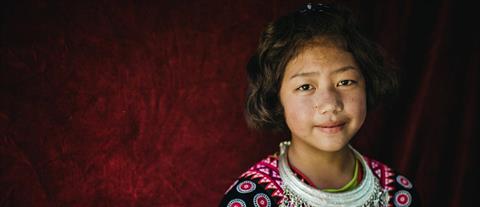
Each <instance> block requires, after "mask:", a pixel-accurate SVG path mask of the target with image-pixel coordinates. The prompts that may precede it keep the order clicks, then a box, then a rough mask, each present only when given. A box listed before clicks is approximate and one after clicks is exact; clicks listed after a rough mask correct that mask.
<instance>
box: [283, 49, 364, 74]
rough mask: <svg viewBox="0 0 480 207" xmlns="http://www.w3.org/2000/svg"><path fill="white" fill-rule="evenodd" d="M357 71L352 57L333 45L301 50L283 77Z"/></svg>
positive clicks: (291, 61) (287, 67)
mask: <svg viewBox="0 0 480 207" xmlns="http://www.w3.org/2000/svg"><path fill="white" fill-rule="evenodd" d="M347 66H350V67H353V68H356V69H358V66H357V63H356V61H355V59H354V58H353V55H352V54H351V53H350V52H348V51H345V50H344V49H343V48H340V47H338V46H336V45H335V44H322V45H312V46H308V47H305V48H304V49H302V50H301V51H300V52H299V53H298V54H297V55H296V56H295V57H293V58H292V59H291V60H290V61H289V62H288V64H287V66H286V68H285V75H287V76H288V74H292V73H298V72H312V71H317V72H321V71H325V72H328V71H331V70H335V69H338V68H343V67H347Z"/></svg>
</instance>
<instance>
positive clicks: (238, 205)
mask: <svg viewBox="0 0 480 207" xmlns="http://www.w3.org/2000/svg"><path fill="white" fill-rule="evenodd" d="M227 207H247V204H246V203H245V201H243V200H242V199H238V198H237V199H233V200H231V201H230V202H228V204H227Z"/></svg>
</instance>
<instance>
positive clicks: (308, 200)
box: [278, 141, 389, 207]
mask: <svg viewBox="0 0 480 207" xmlns="http://www.w3.org/2000/svg"><path fill="white" fill-rule="evenodd" d="M289 146H290V141H285V142H282V143H280V156H279V161H278V168H279V172H280V177H281V178H282V181H283V184H282V188H283V191H284V196H285V199H284V200H283V202H282V203H281V204H280V207H320V206H322V207H333V206H349V207H351V206H361V207H367V206H368V207H381V206H386V205H387V204H388V199H389V197H388V192H387V190H385V189H382V188H381V187H380V183H379V181H378V179H377V177H375V176H374V175H373V173H372V171H371V170H370V168H369V167H368V165H367V163H366V161H365V160H364V159H363V156H362V155H361V154H360V153H359V152H357V151H356V150H355V149H353V147H352V146H350V145H349V147H350V149H351V150H352V151H353V153H354V154H355V156H356V157H357V158H358V159H359V160H360V161H361V164H362V166H363V175H364V178H363V179H362V181H361V182H360V185H359V186H357V187H356V188H355V189H353V190H350V191H347V192H340V193H329V192H324V191H321V190H318V189H316V188H313V187H312V186H310V185H307V184H305V183H304V182H302V181H301V180H300V179H298V177H296V176H295V175H294V173H293V172H292V170H291V169H290V167H289V166H288V158H287V149H288V147H289Z"/></svg>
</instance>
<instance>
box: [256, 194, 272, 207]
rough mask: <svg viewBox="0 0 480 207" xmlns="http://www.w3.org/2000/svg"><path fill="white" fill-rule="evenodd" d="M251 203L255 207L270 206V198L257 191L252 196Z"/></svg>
mask: <svg viewBox="0 0 480 207" xmlns="http://www.w3.org/2000/svg"><path fill="white" fill-rule="evenodd" d="M253 204H254V205H255V207H270V206H272V203H271V202H270V198H268V196H267V195H265V194H263V193H259V194H257V195H255V197H253Z"/></svg>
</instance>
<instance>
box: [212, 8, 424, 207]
mask: <svg viewBox="0 0 480 207" xmlns="http://www.w3.org/2000/svg"><path fill="white" fill-rule="evenodd" d="M247 68H248V76H249V95H248V100H247V106H246V114H247V120H248V122H249V124H250V125H251V126H253V127H254V128H257V129H268V130H285V131H286V132H289V134H290V135H291V140H290V141H285V142H283V143H281V144H280V150H279V153H277V154H275V155H272V156H269V157H267V158H266V159H264V160H262V161H260V162H258V163H257V164H255V165H253V166H252V167H251V168H250V169H249V170H248V171H246V172H245V173H243V174H242V175H241V176H240V178H239V179H238V180H237V181H235V183H234V184H233V185H232V186H231V187H230V188H229V189H228V190H227V192H226V193H225V197H224V198H223V200H222V202H221V206H228V207H233V206H235V207H241V206H302V207H303V206H416V205H418V200H417V197H416V193H415V191H414V190H413V185H412V183H411V182H410V181H409V180H408V179H407V178H406V177H404V176H402V175H399V174H397V173H396V172H394V171H393V170H392V169H391V168H389V167H388V166H386V165H384V164H382V163H380V162H378V161H376V160H373V159H370V158H367V157H365V156H363V155H361V154H360V153H359V152H357V151H356V150H355V149H354V148H353V147H352V146H351V145H349V142H350V139H352V137H354V136H355V134H356V133H357V131H358V130H359V129H360V127H361V126H362V124H363V122H364V120H365V117H366V114H367V109H369V110H370V109H372V107H373V106H374V105H375V104H376V103H377V101H378V100H379V99H381V98H382V97H385V96H386V95H388V94H390V93H391V91H392V90H393V89H395V87H396V78H395V77H394V74H393V73H392V72H391V71H390V70H389V69H388V68H387V67H386V64H384V60H383V57H382V56H381V55H380V54H379V52H378V51H377V49H376V48H375V46H374V44H373V43H371V42H369V41H368V40H367V39H365V37H364V36H362V35H361V34H360V33H359V31H358V30H357V27H356V25H355V24H354V22H353V19H352V17H351V15H350V12H349V11H347V10H345V9H343V8H341V7H338V6H335V5H324V4H307V5H306V6H305V8H303V9H301V10H299V11H296V12H294V13H291V14H289V15H287V16H284V17H281V18H280V19H278V20H277V21H275V22H273V23H271V24H270V25H268V26H267V28H266V30H265V31H264V32H263V34H262V36H261V38H260V43H259V46H258V49H257V52H256V53H255V55H254V56H253V57H252V59H251V60H250V62H249V64H248V66H247Z"/></svg>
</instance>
